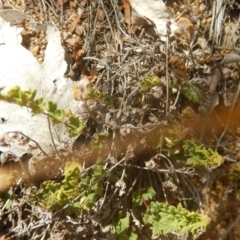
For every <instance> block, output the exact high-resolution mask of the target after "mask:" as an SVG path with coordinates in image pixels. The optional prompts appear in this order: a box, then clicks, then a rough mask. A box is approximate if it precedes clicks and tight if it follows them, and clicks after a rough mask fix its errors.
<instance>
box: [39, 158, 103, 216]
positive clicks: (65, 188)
mask: <svg viewBox="0 0 240 240" xmlns="http://www.w3.org/2000/svg"><path fill="white" fill-rule="evenodd" d="M81 171H82V169H81V166H80V165H79V164H78V163H76V162H67V163H66V165H65V170H64V179H63V181H62V182H56V181H45V182H43V183H42V184H41V186H40V188H39V190H38V191H37V193H36V199H37V200H38V201H39V203H40V204H41V205H42V206H43V207H45V208H46V209H48V210H60V209H62V208H63V207H64V206H66V205H67V208H66V209H65V211H67V212H70V213H74V214H76V215H78V214H79V213H80V210H81V209H85V210H90V208H91V207H92V206H93V204H94V203H95V202H96V201H97V199H98V198H99V197H101V196H102V195H103V191H104V188H103V180H101V179H100V178H101V177H102V176H103V175H104V168H103V166H102V165H95V166H94V167H93V168H92V172H91V173H90V174H89V175H87V176H85V177H81V178H80V174H81ZM83 193H84V195H83V197H82V198H81V199H80V200H78V201H75V202H73V200H74V199H75V198H76V197H78V196H79V195H80V194H83Z"/></svg>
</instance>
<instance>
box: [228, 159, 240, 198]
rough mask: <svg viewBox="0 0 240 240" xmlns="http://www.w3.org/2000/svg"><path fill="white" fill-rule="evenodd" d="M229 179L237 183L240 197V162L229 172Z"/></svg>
mask: <svg viewBox="0 0 240 240" xmlns="http://www.w3.org/2000/svg"><path fill="white" fill-rule="evenodd" d="M228 177H229V179H231V180H233V181H234V182H236V183H237V195H238V197H240V164H239V163H237V164H234V165H233V166H232V167H231V169H230V171H229V173H228Z"/></svg>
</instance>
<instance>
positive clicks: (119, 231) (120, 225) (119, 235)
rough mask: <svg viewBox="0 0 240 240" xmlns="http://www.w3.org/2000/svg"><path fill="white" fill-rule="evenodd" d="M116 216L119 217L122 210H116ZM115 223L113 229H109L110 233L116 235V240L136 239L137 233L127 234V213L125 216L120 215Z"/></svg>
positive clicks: (128, 222) (128, 226)
mask: <svg viewBox="0 0 240 240" xmlns="http://www.w3.org/2000/svg"><path fill="white" fill-rule="evenodd" d="M117 215H118V218H119V217H121V216H122V215H123V214H122V212H121V211H120V212H118V214H117ZM116 222H117V224H116V225H115V227H114V229H113V230H112V231H111V233H112V234H115V235H116V239H117V240H122V239H126V240H137V239H138V238H137V235H136V234H135V233H130V234H129V228H130V217H129V215H127V216H126V217H122V218H120V219H118V220H117V221H116Z"/></svg>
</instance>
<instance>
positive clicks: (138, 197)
mask: <svg viewBox="0 0 240 240" xmlns="http://www.w3.org/2000/svg"><path fill="white" fill-rule="evenodd" d="M155 195H156V192H155V191H154V190H153V188H152V187H148V188H143V189H141V190H140V191H136V192H133V194H132V203H133V205H134V206H142V204H143V202H146V201H149V200H152V199H153V198H154V196H155Z"/></svg>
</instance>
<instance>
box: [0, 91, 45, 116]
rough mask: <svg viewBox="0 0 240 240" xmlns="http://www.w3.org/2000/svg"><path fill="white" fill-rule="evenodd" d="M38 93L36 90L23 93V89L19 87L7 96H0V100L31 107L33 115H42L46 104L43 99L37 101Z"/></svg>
mask: <svg viewBox="0 0 240 240" xmlns="http://www.w3.org/2000/svg"><path fill="white" fill-rule="evenodd" d="M2 89H3V88H1V90H2ZM36 93H37V91H36V90H26V91H21V89H20V88H19V87H18V86H17V87H13V88H11V89H10V90H9V91H8V93H7V94H5V95H3V94H0V100H4V101H7V102H9V103H15V104H18V105H20V106H25V107H29V108H31V109H32V112H33V113H40V112H42V111H43V110H44V108H45V104H44V103H43V99H42V98H37V99H35V97H36Z"/></svg>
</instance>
